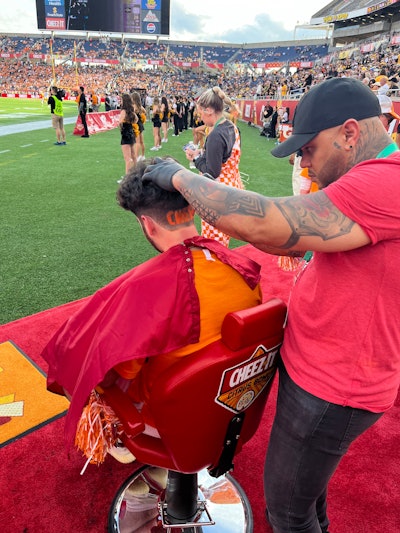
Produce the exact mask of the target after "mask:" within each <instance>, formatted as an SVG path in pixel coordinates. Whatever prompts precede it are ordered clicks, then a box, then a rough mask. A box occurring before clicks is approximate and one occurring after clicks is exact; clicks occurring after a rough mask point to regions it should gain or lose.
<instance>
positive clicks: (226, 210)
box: [179, 179, 266, 226]
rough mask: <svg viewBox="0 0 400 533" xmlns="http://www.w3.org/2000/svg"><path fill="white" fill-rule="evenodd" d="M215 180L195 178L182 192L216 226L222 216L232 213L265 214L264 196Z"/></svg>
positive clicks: (198, 212) (256, 215) (197, 210)
mask: <svg viewBox="0 0 400 533" xmlns="http://www.w3.org/2000/svg"><path fill="white" fill-rule="evenodd" d="M215 185H216V184H215V182H213V181H211V182H206V183H204V182H200V180H196V179H193V180H191V182H190V184H188V185H187V186H185V187H179V190H180V192H181V193H182V194H183V196H184V197H185V198H186V199H187V200H188V202H189V203H190V204H191V205H192V206H193V207H194V209H195V211H196V213H197V214H198V215H199V216H200V217H201V218H202V219H203V220H205V221H206V222H208V223H209V224H211V225H212V226H215V225H216V224H217V223H218V220H219V219H220V218H221V216H226V215H230V214H237V215H248V216H253V217H256V218H263V217H264V216H265V214H266V213H265V205H264V202H263V200H265V199H264V198H263V197H262V196H258V195H255V194H254V193H250V194H248V193H247V192H246V191H243V190H239V189H235V188H234V187H226V186H223V185H222V186H221V187H218V186H217V187H218V188H217V187H216V186H215Z"/></svg>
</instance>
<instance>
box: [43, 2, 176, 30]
mask: <svg viewBox="0 0 400 533" xmlns="http://www.w3.org/2000/svg"><path fill="white" fill-rule="evenodd" d="M36 12H37V22H38V29H39V30H51V31H95V32H103V33H104V32H110V33H133V34H143V35H169V26H170V0H36Z"/></svg>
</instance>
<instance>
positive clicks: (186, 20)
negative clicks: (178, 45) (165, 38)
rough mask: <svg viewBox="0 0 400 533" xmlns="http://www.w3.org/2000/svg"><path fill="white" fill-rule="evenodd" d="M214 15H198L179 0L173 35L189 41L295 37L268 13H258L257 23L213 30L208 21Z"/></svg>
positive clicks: (242, 40) (261, 40)
mask: <svg viewBox="0 0 400 533" xmlns="http://www.w3.org/2000/svg"><path fill="white" fill-rule="evenodd" d="M211 19H212V17H211V16H204V15H202V16H201V17H196V15H193V13H189V12H188V11H186V9H185V7H184V6H183V5H182V4H180V3H179V2H177V3H176V4H175V6H174V4H172V10H171V38H173V39H177V40H181V41H182V40H188V41H209V42H226V43H235V44H243V43H258V42H273V41H282V40H291V39H293V33H292V32H291V31H288V30H286V29H285V28H284V26H283V23H280V22H276V21H274V20H272V19H271V18H270V17H269V15H267V14H260V15H257V18H256V20H255V22H254V23H253V24H247V25H244V26H240V27H238V28H232V29H230V30H227V31H223V32H215V31H214V32H210V31H209V28H208V25H207V21H208V20H211Z"/></svg>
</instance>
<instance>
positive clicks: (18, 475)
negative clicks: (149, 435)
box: [0, 246, 400, 533]
mask: <svg viewBox="0 0 400 533" xmlns="http://www.w3.org/2000/svg"><path fill="white" fill-rule="evenodd" d="M245 251H246V254H247V255H248V256H250V257H252V258H254V259H256V260H258V262H260V264H262V266H263V270H262V272H263V292H264V298H265V299H268V298H270V297H271V296H279V297H281V298H282V299H284V300H285V301H287V297H288V293H289V290H290V286H291V284H292V280H293V275H292V274H290V273H285V272H282V271H281V270H279V269H278V268H277V267H276V258H275V257H272V256H269V255H266V254H261V253H260V252H258V251H257V250H255V249H254V248H252V247H251V246H246V248H245ZM80 304H81V302H79V301H78V302H73V303H71V304H67V305H64V306H61V307H58V308H55V309H51V310H48V311H44V312H42V313H38V314H36V315H32V316H30V317H26V318H24V319H21V320H17V321H15V322H11V323H10V324H6V325H4V326H0V342H5V341H8V340H11V341H12V342H13V343H15V344H16V345H17V346H18V347H19V348H20V349H21V350H22V351H23V352H24V353H26V354H27V355H28V356H29V357H30V358H31V359H32V360H33V361H34V362H35V363H36V364H37V365H38V366H39V367H41V368H42V369H44V370H46V365H45V362H44V361H43V360H42V359H41V357H40V355H39V354H40V352H41V350H42V348H43V346H44V345H45V344H46V343H47V341H48V340H49V338H50V337H51V335H52V334H53V332H54V331H55V330H56V329H57V327H58V326H59V325H61V323H62V322H64V320H66V318H68V316H70V314H71V313H73V312H74V310H75V309H77V308H78V306H79V305H80ZM1 384H2V382H1V378H0V397H1V396H3V393H4V391H3V390H2V387H1ZM275 396H276V385H275V386H274V388H273V391H272V394H271V397H270V400H269V403H268V405H267V407H266V411H265V415H264V418H263V422H262V424H261V426H260V428H259V429H258V432H257V434H256V435H255V436H254V438H253V439H252V441H251V442H249V443H248V444H247V445H246V446H245V448H244V449H243V450H242V452H241V453H240V454H239V455H238V456H237V458H236V461H235V470H234V477H235V478H236V479H237V480H238V481H239V482H240V483H241V485H242V486H243V488H244V489H245V491H246V493H247V495H248V497H249V499H250V503H251V505H252V509H253V515H254V533H270V529H269V527H268V526H267V525H266V522H265V519H264V497H263V486H262V475H263V461H264V455H265V450H266V446H267V442H268V434H269V431H270V427H271V421H272V417H273V411H274V402H275ZM0 431H1V426H0ZM399 447H400V402H399V401H397V404H396V405H395V407H393V409H391V410H390V411H389V412H388V413H387V414H386V415H385V416H384V417H383V418H382V419H381V420H380V421H379V422H378V424H376V425H375V426H374V427H373V428H371V429H370V430H369V431H368V432H367V433H366V434H365V435H363V436H362V437H361V438H360V439H359V440H358V441H357V442H356V443H355V444H354V445H353V447H352V448H351V450H350V452H349V453H348V455H347V456H346V457H345V458H344V459H343V461H342V463H341V465H340V467H339V469H338V471H337V472H336V474H335V476H334V478H333V480H332V482H331V485H330V493H329V515H330V519H331V522H332V525H331V527H330V532H331V533H383V532H385V533H398V531H400V512H399V509H400V463H399V460H398V450H399ZM0 460H1V469H0V470H1V484H0V502H1V506H0V532H1V533H16V532H17V533H72V532H74V533H84V532H85V533H101V532H105V531H106V520H107V513H108V508H109V506H110V504H111V501H112V499H113V495H114V494H115V492H116V490H117V488H118V486H119V485H120V484H121V483H122V481H123V480H124V479H125V478H126V477H127V476H128V475H129V474H130V472H131V470H132V465H120V464H119V463H117V462H116V461H115V460H114V459H112V458H111V457H110V458H108V459H107V461H106V463H105V464H104V465H102V466H100V467H96V466H93V465H90V466H89V467H88V469H87V470H86V472H85V474H84V475H83V476H80V475H79V472H80V471H81V468H82V466H83V464H84V460H83V459H82V458H81V457H80V456H79V455H78V454H77V453H74V452H73V453H71V456H70V457H67V455H66V453H65V450H64V448H63V419H58V420H56V421H54V422H52V423H50V424H48V425H46V426H44V427H41V428H40V429H37V430H35V431H33V432H32V433H30V434H28V435H26V436H24V437H22V438H21V439H19V440H17V441H16V442H12V443H11V444H8V445H6V446H5V447H3V448H1V449H0Z"/></svg>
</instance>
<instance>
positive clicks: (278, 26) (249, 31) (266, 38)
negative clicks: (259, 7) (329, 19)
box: [213, 14, 293, 44]
mask: <svg viewBox="0 0 400 533" xmlns="http://www.w3.org/2000/svg"><path fill="white" fill-rule="evenodd" d="M213 39H214V40H216V41H225V42H231V43H238V44H242V43H265V42H274V41H287V40H292V39H293V32H291V31H288V30H286V29H285V28H284V27H283V25H282V23H279V22H276V21H273V20H272V19H271V18H270V17H269V16H268V15H265V14H261V15H258V17H257V19H256V20H255V22H254V24H248V25H246V26H242V27H240V28H236V29H233V30H228V31H226V32H224V33H221V34H219V35H215V36H214V37H213Z"/></svg>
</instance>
